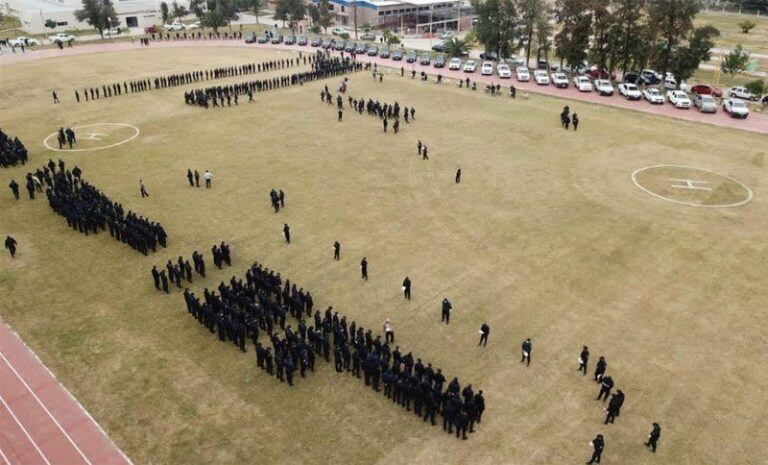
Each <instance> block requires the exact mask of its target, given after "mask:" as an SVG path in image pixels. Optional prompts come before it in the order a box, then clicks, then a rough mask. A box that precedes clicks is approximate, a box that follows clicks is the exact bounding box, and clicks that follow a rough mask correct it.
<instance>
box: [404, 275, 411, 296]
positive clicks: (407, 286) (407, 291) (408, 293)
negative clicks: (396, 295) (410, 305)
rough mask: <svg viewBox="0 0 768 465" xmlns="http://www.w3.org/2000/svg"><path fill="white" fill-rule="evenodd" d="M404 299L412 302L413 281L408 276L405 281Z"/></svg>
mask: <svg viewBox="0 0 768 465" xmlns="http://www.w3.org/2000/svg"><path fill="white" fill-rule="evenodd" d="M403 297H405V298H406V299H408V300H411V280H410V278H408V276H406V277H405V279H404V280H403Z"/></svg>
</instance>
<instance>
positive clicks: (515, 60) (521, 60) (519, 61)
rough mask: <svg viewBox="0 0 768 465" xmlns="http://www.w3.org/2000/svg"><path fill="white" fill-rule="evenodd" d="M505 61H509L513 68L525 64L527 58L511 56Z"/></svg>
mask: <svg viewBox="0 0 768 465" xmlns="http://www.w3.org/2000/svg"><path fill="white" fill-rule="evenodd" d="M504 62H505V63H507V64H508V65H509V66H510V67H512V68H517V67H518V66H525V59H524V58H520V57H509V58H507V59H505V60H504Z"/></svg>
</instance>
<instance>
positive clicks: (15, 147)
mask: <svg viewBox="0 0 768 465" xmlns="http://www.w3.org/2000/svg"><path fill="white" fill-rule="evenodd" d="M28 159H29V153H28V152H27V148H26V147H24V144H22V143H21V141H20V140H19V138H18V137H14V138H13V139H11V138H10V137H9V136H8V135H7V134H6V133H4V132H3V130H2V129H0V167H2V168H8V167H11V166H16V165H17V164H18V163H21V164H22V165H25V164H26V163H27V160H28ZM17 198H18V197H17Z"/></svg>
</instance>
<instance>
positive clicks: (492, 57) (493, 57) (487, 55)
mask: <svg viewBox="0 0 768 465" xmlns="http://www.w3.org/2000/svg"><path fill="white" fill-rule="evenodd" d="M480 59H481V60H485V61H498V60H499V56H498V55H497V54H496V52H483V53H481V54H480Z"/></svg>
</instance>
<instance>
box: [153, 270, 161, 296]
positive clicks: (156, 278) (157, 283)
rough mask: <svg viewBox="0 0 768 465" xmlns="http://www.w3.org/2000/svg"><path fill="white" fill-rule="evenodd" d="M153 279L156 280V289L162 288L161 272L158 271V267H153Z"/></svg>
mask: <svg viewBox="0 0 768 465" xmlns="http://www.w3.org/2000/svg"><path fill="white" fill-rule="evenodd" d="M152 280H153V281H154V282H155V289H157V290H158V291H159V290H160V272H159V271H157V267H156V266H153V267H152Z"/></svg>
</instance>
